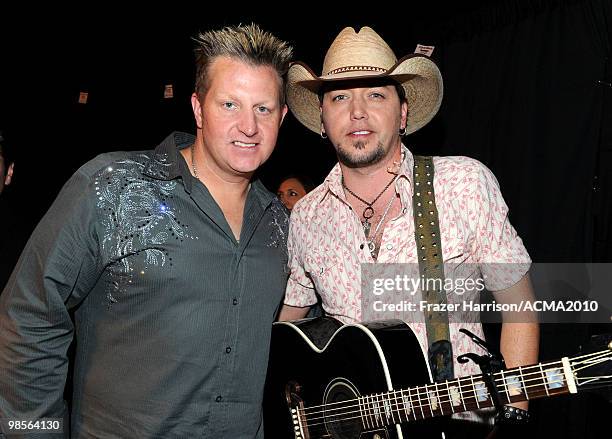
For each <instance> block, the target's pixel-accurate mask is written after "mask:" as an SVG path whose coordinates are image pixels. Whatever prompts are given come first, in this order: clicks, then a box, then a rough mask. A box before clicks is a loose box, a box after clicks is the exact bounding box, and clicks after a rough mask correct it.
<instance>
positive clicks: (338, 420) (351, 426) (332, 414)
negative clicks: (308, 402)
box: [323, 378, 362, 439]
mask: <svg viewBox="0 0 612 439" xmlns="http://www.w3.org/2000/svg"><path fill="white" fill-rule="evenodd" d="M358 396H359V391H358V390H357V388H356V387H355V386H354V385H353V383H351V382H350V381H348V380H346V379H344V378H336V379H334V380H333V381H332V382H331V383H329V385H328V386H327V389H325V396H324V398H323V402H324V403H325V409H324V410H325V411H324V416H325V427H326V429H327V433H328V434H329V435H330V436H331V437H332V438H334V439H354V438H358V437H359V436H360V435H361V433H362V428H361V418H360V412H359V403H358V401H357V397H358Z"/></svg>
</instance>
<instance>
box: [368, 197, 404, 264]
mask: <svg viewBox="0 0 612 439" xmlns="http://www.w3.org/2000/svg"><path fill="white" fill-rule="evenodd" d="M395 198H396V195H395V194H394V195H392V196H391V199H390V200H389V203H388V204H387V207H386V208H385V211H384V212H383V214H382V216H381V217H380V221H379V222H378V224H377V225H376V229H374V234H373V235H372V236H371V237H369V238H368V236H367V235H366V239H367V240H368V241H367V242H368V250H370V254H371V255H372V257H373V258H374V259H376V254H377V253H378V252H377V250H376V236H377V235H378V231H379V230H380V226H381V225H382V224H383V223H384V222H385V218H386V216H387V213H389V210H390V209H391V206H392V205H393V202H394V201H395ZM364 232H365V229H364Z"/></svg>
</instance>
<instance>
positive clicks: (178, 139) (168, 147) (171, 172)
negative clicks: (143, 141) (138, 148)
mask: <svg viewBox="0 0 612 439" xmlns="http://www.w3.org/2000/svg"><path fill="white" fill-rule="evenodd" d="M194 142H195V136H193V135H192V134H188V133H182V132H180V131H175V132H173V133H171V134H170V135H169V136H168V137H166V138H165V139H164V141H163V142H162V143H160V144H159V145H157V147H156V148H155V150H154V151H153V156H152V157H151V158H150V159H149V160H148V162H146V163H145V168H144V171H143V173H144V174H145V175H146V176H148V177H151V178H154V179H156V180H174V179H175V178H178V177H181V178H182V179H183V184H184V186H185V190H186V191H187V192H191V183H192V180H191V173H190V172H189V169H188V167H187V166H186V163H185V160H183V157H182V156H181V153H180V152H179V151H180V150H181V149H183V148H187V147H189V146H190V145H192V144H193V143H194Z"/></svg>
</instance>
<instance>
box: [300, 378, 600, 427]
mask: <svg viewBox="0 0 612 439" xmlns="http://www.w3.org/2000/svg"><path fill="white" fill-rule="evenodd" d="M562 382H563V380H561V381H556V382H551V384H555V383H562ZM610 384H612V381H609V382H608V384H601V385H598V386H592V387H591V388H592V389H598V388H605V387H610ZM540 385H541V384H538V385H532V386H527V387H528V388H530V387H538V386H540ZM553 390H554V389H553ZM547 394H548V392H547ZM557 394H561V393H560V392H557V393H553V394H552V395H549V396H554V395H557ZM372 398H373V397H372ZM472 398H473V397H472ZM419 401H426V400H425V399H423V400H419ZM395 402H396V403H395V404H394V402H393V401H392V400H389V407H391V409H390V410H389V413H390V414H391V416H389V415H388V414H387V411H386V410H385V409H384V404H383V407H382V410H381V409H380V407H379V409H378V412H376V410H374V409H373V408H369V409H367V412H369V413H367V412H366V413H365V414H362V411H361V408H360V409H359V410H357V411H351V412H346V413H343V415H352V414H357V413H359V416H353V417H343V418H340V419H328V418H327V417H326V416H323V417H319V418H310V419H309V418H308V417H307V416H306V415H305V416H304V418H305V420H306V421H307V425H308V426H309V427H314V426H318V425H323V424H328V423H338V422H346V421H349V420H354V419H360V420H361V422H362V423H363V424H364V428H365V426H366V424H367V425H370V424H371V425H372V426H373V427H377V426H379V424H381V425H384V424H385V418H386V421H387V424H388V423H389V418H391V420H392V421H393V422H392V423H393V424H396V423H402V422H408V421H410V413H409V414H408V415H406V414H405V412H406V409H405V407H404V408H399V407H400V403H397V400H396V401H395ZM444 402H446V403H449V402H450V400H448V401H443V402H441V403H444ZM482 403H483V404H482V405H483V406H484V405H485V403H486V404H489V403H490V404H491V405H486V406H485V407H482V408H487V407H492V406H493V404H492V400H491V398H490V394H489V393H487V400H486V401H482ZM470 404H472V403H470ZM431 405H432V404H421V405H420V406H419V407H415V406H414V404H413V405H412V410H411V413H412V417H413V418H414V421H416V420H423V419H427V418H430V417H434V416H435V414H434V413H433V412H434V411H438V410H439V409H438V408H435V409H431V408H430V407H431ZM438 405H441V404H438ZM353 407H356V406H353ZM394 407H395V408H394ZM424 407H427V408H429V410H427V409H425V410H423V408H424ZM415 408H416V409H417V410H418V409H420V411H421V412H422V413H421V417H417V415H416V413H417V411H415ZM471 408H474V409H476V408H480V407H471ZM426 411H427V413H431V416H425V414H424V413H425V412H426ZM461 411H463V410H461ZM394 412H395V413H396V414H397V417H398V418H399V421H396V420H395V418H394V417H393V413H394ZM402 412H403V413H404V417H405V418H406V419H405V420H402V419H401V415H402ZM452 413H454V411H451V412H450V413H447V414H448V415H450V414H452ZM439 415H444V412H443V410H442V409H440V414H439ZM332 416H333V417H336V418H337V417H339V416H340V414H334V415H332ZM319 420H324V422H318V423H313V422H312V421H319Z"/></svg>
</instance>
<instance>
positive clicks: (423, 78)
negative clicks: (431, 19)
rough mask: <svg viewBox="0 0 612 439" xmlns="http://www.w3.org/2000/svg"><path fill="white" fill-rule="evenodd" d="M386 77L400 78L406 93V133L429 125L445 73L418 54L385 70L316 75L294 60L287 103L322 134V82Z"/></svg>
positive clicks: (440, 100)
mask: <svg viewBox="0 0 612 439" xmlns="http://www.w3.org/2000/svg"><path fill="white" fill-rule="evenodd" d="M385 77H390V78H392V79H393V80H395V81H397V82H398V83H399V84H400V85H401V86H402V87H403V88H404V91H405V93H406V100H407V101H408V120H407V124H406V133H407V134H410V133H413V132H415V131H417V130H419V129H420V128H422V127H424V126H425V125H427V123H429V121H431V119H432V118H433V117H434V116H435V114H436V113H437V112H438V109H439V108H440V105H441V103H442V95H443V83H442V75H441V74H440V70H439V69H438V67H437V66H436V65H435V64H434V63H433V61H431V60H430V59H429V58H427V57H426V56H423V55H417V54H415V55H408V56H405V57H404V58H402V59H400V60H399V61H398V62H397V63H396V64H395V65H394V66H393V67H391V68H390V69H389V70H388V71H386V72H384V73H379V72H369V71H365V72H363V71H357V72H343V73H340V74H336V75H333V76H330V77H325V78H322V77H318V76H316V74H315V73H314V72H313V71H312V69H310V68H309V67H308V66H307V65H306V64H303V63H300V62H296V63H293V64H292V65H291V67H290V68H289V72H288V74H287V104H288V105H289V108H290V109H291V112H292V113H293V115H294V116H295V117H296V119H297V120H299V121H300V122H301V123H302V124H303V125H304V126H305V127H306V128H308V129H309V130H311V131H314V132H315V133H317V134H319V133H320V131H321V113H320V109H319V107H320V104H319V95H318V93H319V90H320V89H321V86H322V85H323V84H325V83H330V82H338V81H352V80H364V79H372V78H385Z"/></svg>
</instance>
